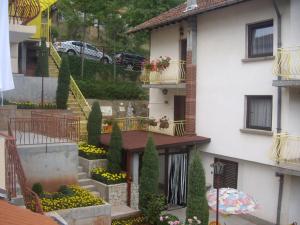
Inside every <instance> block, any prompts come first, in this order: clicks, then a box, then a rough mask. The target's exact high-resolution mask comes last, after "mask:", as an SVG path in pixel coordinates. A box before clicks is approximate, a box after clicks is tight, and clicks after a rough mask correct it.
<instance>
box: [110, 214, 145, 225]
mask: <svg viewBox="0 0 300 225" xmlns="http://www.w3.org/2000/svg"><path fill="white" fill-rule="evenodd" d="M145 222H146V220H145V217H144V216H133V217H129V218H122V219H114V220H113V221H112V223H111V224H112V225H145Z"/></svg>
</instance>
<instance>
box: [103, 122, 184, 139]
mask: <svg viewBox="0 0 300 225" xmlns="http://www.w3.org/2000/svg"><path fill="white" fill-rule="evenodd" d="M114 121H116V122H117V124H118V126H119V127H120V129H121V131H135V130H137V131H150V132H154V133H161V134H166V135H170V136H184V134H185V121H184V120H180V121H170V120H168V121H167V125H166V123H164V124H162V122H160V120H154V119H149V118H146V117H125V118H116V119H114ZM150 121H152V122H150ZM102 124H103V126H102V133H111V131H112V128H111V126H110V125H106V124H104V123H102Z"/></svg>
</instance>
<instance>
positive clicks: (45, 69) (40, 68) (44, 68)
mask: <svg viewBox="0 0 300 225" xmlns="http://www.w3.org/2000/svg"><path fill="white" fill-rule="evenodd" d="M38 54H39V56H38V61H37V67H36V70H35V75H36V76H37V77H49V65H48V49H47V46H46V38H42V39H41V46H40V47H39V50H38Z"/></svg>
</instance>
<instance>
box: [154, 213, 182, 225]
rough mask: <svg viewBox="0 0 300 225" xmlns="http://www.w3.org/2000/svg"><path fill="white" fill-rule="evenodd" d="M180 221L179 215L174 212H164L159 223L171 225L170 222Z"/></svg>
mask: <svg viewBox="0 0 300 225" xmlns="http://www.w3.org/2000/svg"><path fill="white" fill-rule="evenodd" d="M175 221H179V219H178V217H177V216H174V215H172V214H163V215H161V216H160V217H159V222H158V224H157V225H170V224H171V223H170V222H175Z"/></svg>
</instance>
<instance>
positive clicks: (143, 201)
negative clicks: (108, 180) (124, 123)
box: [139, 136, 159, 212]
mask: <svg viewBox="0 0 300 225" xmlns="http://www.w3.org/2000/svg"><path fill="white" fill-rule="evenodd" d="M158 176H159V165H158V153H157V150H156V147H155V144H154V141H153V138H152V137H151V136H150V137H149V138H148V141H147V145H146V148H145V151H144V155H143V161H142V169H141V180H140V191H139V200H140V209H141V210H142V212H143V211H144V210H147V207H148V205H149V204H148V201H149V199H148V198H149V195H153V194H156V193H157V192H158Z"/></svg>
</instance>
